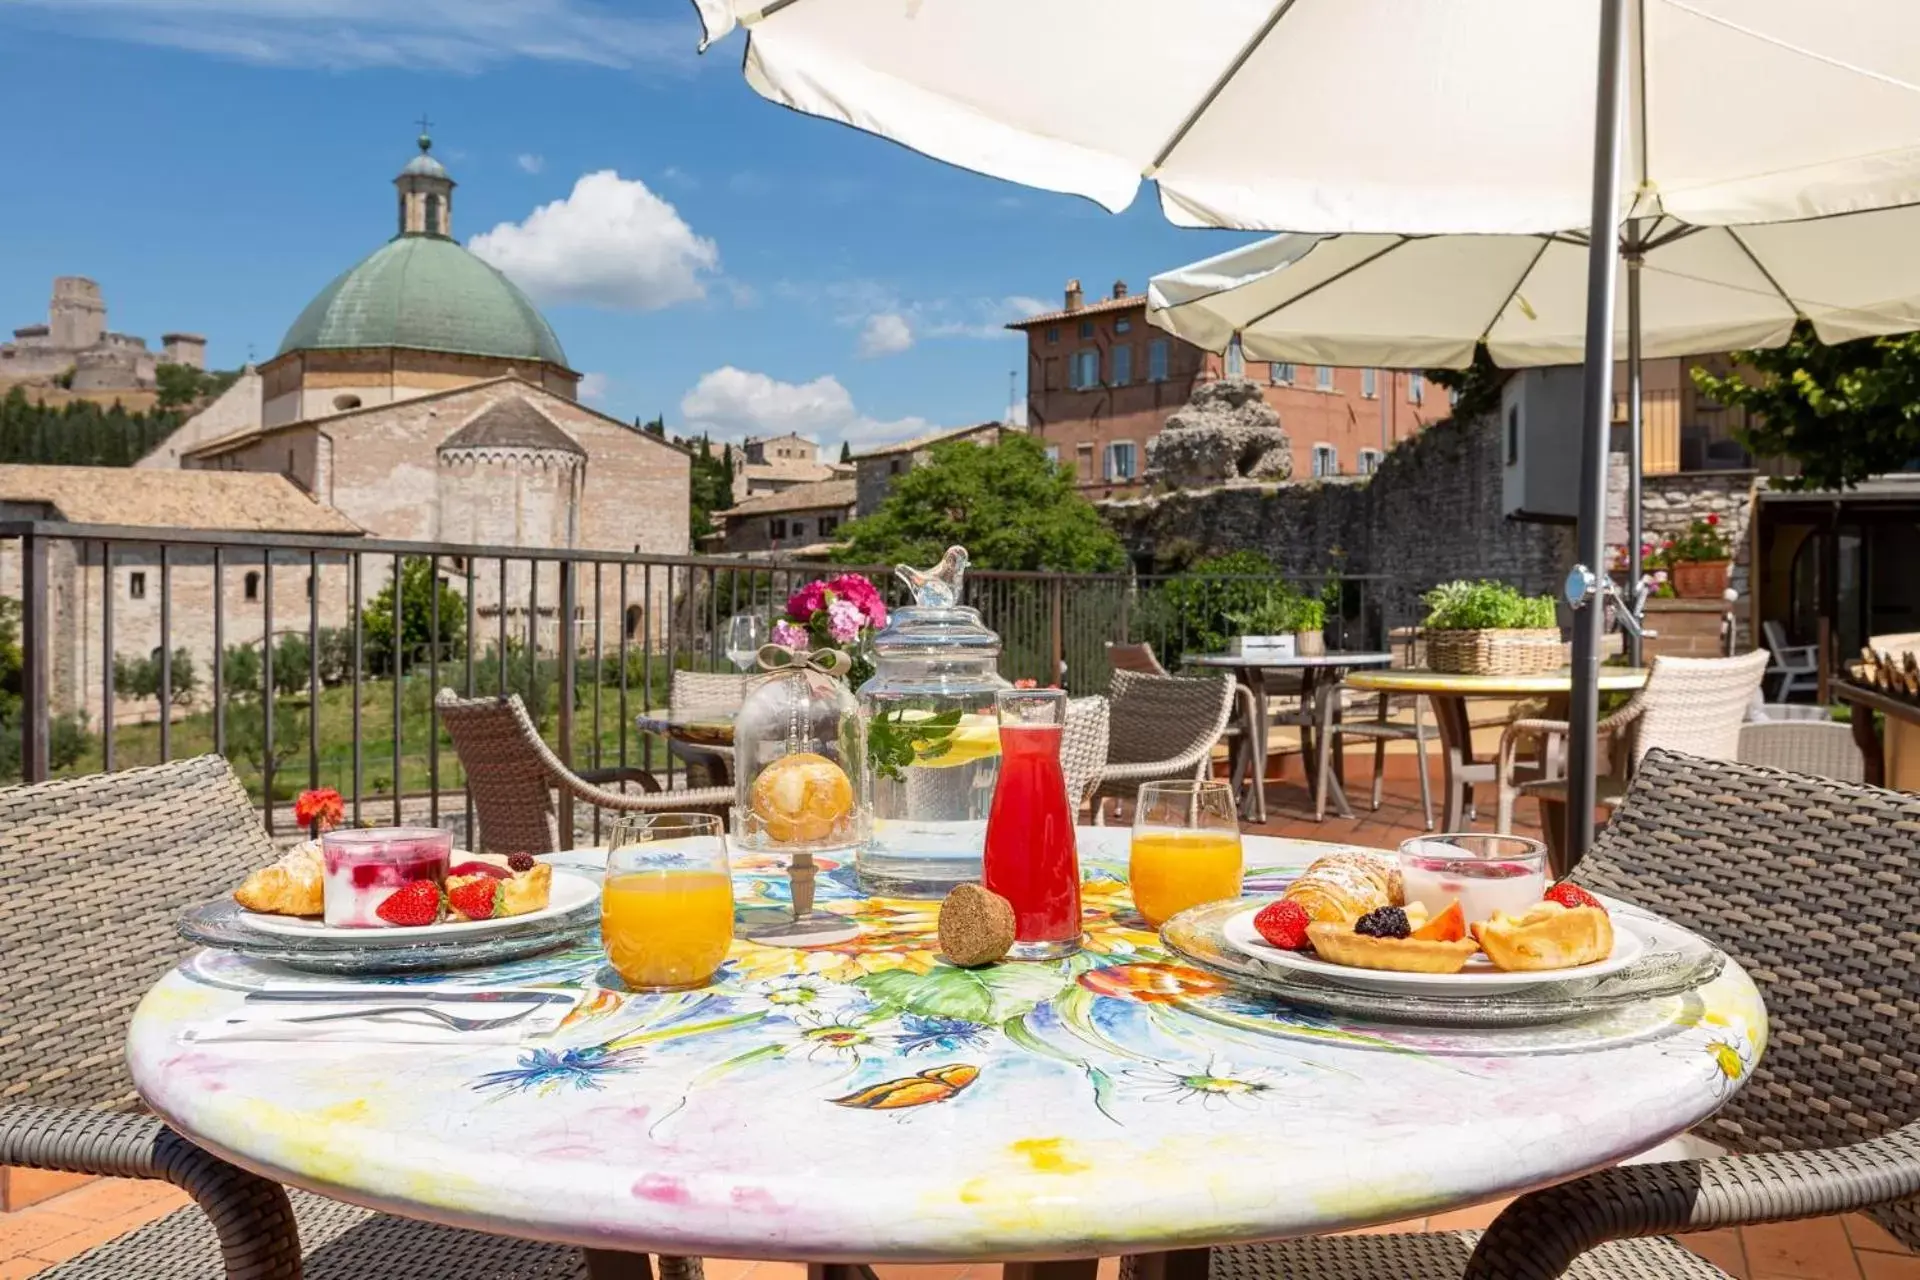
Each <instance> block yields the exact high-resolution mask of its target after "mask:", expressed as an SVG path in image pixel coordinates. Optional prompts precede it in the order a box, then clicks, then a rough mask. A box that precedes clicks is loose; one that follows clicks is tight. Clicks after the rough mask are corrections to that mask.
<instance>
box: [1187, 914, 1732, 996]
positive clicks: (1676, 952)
mask: <svg viewBox="0 0 1920 1280" xmlns="http://www.w3.org/2000/svg"><path fill="white" fill-rule="evenodd" d="M1246 907H1247V904H1246V902H1245V901H1244V900H1242V899H1229V900H1228V901H1225V902H1210V903H1207V904H1206V905H1205V906H1199V907H1194V908H1192V909H1190V910H1187V911H1183V912H1181V913H1180V914H1179V915H1177V916H1175V917H1174V918H1173V919H1171V920H1169V921H1167V922H1166V924H1164V925H1163V926H1161V929H1160V939H1161V941H1162V942H1164V943H1166V945H1167V946H1168V947H1169V948H1170V949H1171V950H1173V951H1174V952H1176V953H1177V954H1179V955H1180V956H1182V957H1183V958H1185V959H1187V960H1189V961H1191V962H1192V963H1194V964H1196V965H1198V966H1200V967H1201V968H1203V969H1208V970H1211V971H1213V972H1215V973H1219V974H1223V975H1225V976H1227V977H1229V978H1232V979H1234V980H1235V981H1236V982H1238V983H1239V984H1240V985H1241V986H1242V987H1243V988H1245V989H1247V990H1250V991H1253V992H1257V993H1259V994H1261V995H1264V996H1269V997H1272V998H1275V999H1278V1000H1282V1001H1285V1002H1286V1003H1288V1004H1293V1005H1299V1006H1301V1007H1303V1008H1309V1009H1326V1010H1331V1011H1333V1012H1336V1013H1345V1014H1351V1015H1357V1016H1360V1017H1364V1018H1373V1019H1378V1020H1381V1021H1386V1022H1419V1023H1426V1024H1429V1025H1434V1026H1481V1027H1507V1026H1527V1025H1530V1024H1535V1023H1543V1022H1557V1021H1561V1020H1563V1019H1568V1018H1578V1017H1582V1016H1584V1015H1586V1014H1590V1013H1595V1012H1600V1011H1603V1010H1607V1009H1617V1008H1619V1007H1621V1006H1622V1005H1628V1004H1636V1003H1639V1002H1642V1001H1646V1000H1657V999H1661V998H1663V997H1668V996H1680V995H1685V994H1686V993H1687V992H1689V991H1692V990H1694V989H1695V988H1696V987H1702V986H1705V985H1706V984H1707V983H1709V982H1712V981H1713V980H1714V979H1715V978H1717V977H1719V976H1720V970H1721V968H1722V967H1723V966H1724V965H1725V964H1726V957H1725V956H1724V955H1722V954H1721V953H1720V951H1719V950H1718V949H1717V948H1715V947H1714V946H1713V945H1712V944H1711V943H1709V942H1707V941H1706V940H1705V939H1704V938H1701V937H1700V936H1699V935H1698V934H1694V933H1691V932H1689V931H1687V930H1685V929H1682V928H1681V927H1680V926H1679V925H1676V924H1673V923H1671V922H1669V921H1667V920H1663V919H1661V918H1660V917H1659V916H1656V915H1654V914H1653V913H1651V912H1648V911H1643V910H1641V909H1640V908H1638V907H1635V906H1631V905H1629V904H1627V903H1624V902H1615V901H1612V900H1609V901H1608V903H1607V907H1608V910H1610V911H1612V912H1613V914H1614V917H1615V919H1616V920H1617V921H1618V920H1630V921H1632V925H1633V928H1634V931H1635V932H1636V933H1638V934H1639V935H1640V937H1641V939H1642V941H1643V942H1644V944H1645V947H1644V949H1643V950H1642V951H1641V953H1640V957H1639V959H1637V960H1635V961H1634V962H1633V963H1632V964H1630V965H1628V966H1627V967H1626V968H1624V969H1621V970H1619V971H1618V972H1616V973H1612V974H1608V975H1606V976H1604V977H1599V978H1584V979H1581V980H1579V981H1575V982H1562V983H1544V984H1541V985H1538V986H1529V987H1520V988H1517V989H1515V990H1510V991H1489V992H1487V993H1486V994H1485V995H1483V996H1480V997H1479V998H1477V999H1473V1000H1462V999H1460V998H1458V997H1457V996H1455V995H1452V994H1448V995H1446V996H1432V995H1421V994H1419V993H1417V992H1412V991H1386V990H1366V989H1364V988H1360V987H1355V986H1348V985H1344V984H1342V983H1338V982H1332V981H1329V980H1328V979H1326V978H1322V977H1319V976H1318V975H1315V974H1312V973H1308V972H1305V971H1303V970H1300V969H1283V968H1281V967H1280V966H1278V965H1272V964H1268V963H1267V962H1265V961H1263V960H1257V959H1255V958H1254V957H1253V956H1251V955H1248V954H1247V953H1246V952H1245V951H1243V950H1241V949H1240V948H1239V947H1237V946H1235V945H1234V944H1233V943H1232V942H1230V941H1228V940H1227V935H1226V925H1227V922H1228V921H1229V920H1231V919H1233V918H1234V917H1235V916H1237V915H1240V914H1242V913H1243V912H1245V910H1246Z"/></svg>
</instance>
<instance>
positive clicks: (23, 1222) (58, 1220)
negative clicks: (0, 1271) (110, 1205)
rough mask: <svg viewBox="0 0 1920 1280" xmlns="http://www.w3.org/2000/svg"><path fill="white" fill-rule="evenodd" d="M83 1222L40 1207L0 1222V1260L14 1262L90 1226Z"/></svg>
mask: <svg viewBox="0 0 1920 1280" xmlns="http://www.w3.org/2000/svg"><path fill="white" fill-rule="evenodd" d="M93 1225H94V1224H93V1223H90V1222H88V1221H87V1220H86V1219H85V1218H74V1217H69V1216H68V1215H66V1214H64V1213H54V1212H53V1211H51V1210H49V1209H47V1208H46V1207H44V1206H38V1207H35V1208H32V1209H23V1210H21V1211H20V1212H19V1213H10V1214H8V1215H7V1216H5V1217H4V1218H0V1258H9V1259H11V1258H18V1257H20V1256H21V1255H23V1254H28V1253H32V1252H33V1251H34V1250H35V1249H37V1248H39V1247H40V1246H41V1245H43V1244H46V1243H47V1242H49V1241H52V1240H58V1239H60V1237H62V1236H70V1235H72V1234H73V1233H74V1232H76V1231H84V1230H86V1229H87V1228H88V1227H90V1226H93Z"/></svg>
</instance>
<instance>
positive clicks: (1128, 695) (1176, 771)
mask: <svg viewBox="0 0 1920 1280" xmlns="http://www.w3.org/2000/svg"><path fill="white" fill-rule="evenodd" d="M1234 687H1235V686H1234V683H1233V681H1232V680H1231V679H1229V678H1227V677H1225V676H1219V677H1213V676H1207V677H1191V676H1150V675H1140V674H1138V673H1136V672H1132V671H1116V672H1114V673H1113V684H1112V687H1111V689H1110V690H1109V694H1108V702H1109V707H1108V716H1109V725H1110V737H1109V741H1108V744H1107V764H1106V768H1105V769H1104V770H1102V771H1101V776H1100V785H1099V787H1098V788H1097V789H1096V790H1095V792H1094V795H1093V820H1094V822H1095V823H1097V824H1104V822H1105V820H1106V808H1107V805H1106V802H1107V801H1108V800H1110V799H1125V800H1129V801H1131V800H1132V799H1133V798H1134V796H1135V795H1137V794H1138V793H1139V790H1140V784H1141V783H1143V782H1159V781H1163V780H1171V779H1176V778H1203V777H1205V776H1206V774H1207V767H1208V765H1209V764H1210V763H1211V762H1212V759H1213V746H1214V744H1215V743H1216V742H1218V741H1220V738H1221V735H1222V734H1224V733H1225V732H1226V729H1227V719H1228V717H1229V716H1231V715H1232V714H1233V705H1234V692H1233V691H1234Z"/></svg>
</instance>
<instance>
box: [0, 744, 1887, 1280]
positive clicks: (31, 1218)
mask: <svg viewBox="0 0 1920 1280" xmlns="http://www.w3.org/2000/svg"><path fill="white" fill-rule="evenodd" d="M1277 745H1279V743H1278V742H1276V746H1277ZM1276 759H1277V760H1284V761H1285V763H1279V764H1277V765H1276V770H1275V773H1274V775H1273V778H1272V780H1271V781H1270V783H1269V791H1268V794H1269V805H1270V808H1271V810H1272V814H1273V819H1272V821H1269V822H1268V823H1265V824H1262V825H1253V824H1249V825H1248V826H1247V827H1246V831H1247V833H1248V834H1260V835H1268V836H1279V837H1289V838H1297V839H1305V840H1324V841H1343V842H1344V841H1350V842H1353V843H1356V844H1362V845H1367V846H1372V847H1375V848H1386V849H1391V848H1393V847H1395V846H1396V845H1397V844H1398V843H1399V842H1400V841H1402V840H1405V839H1408V838H1411V837H1413V836H1416V835H1419V834H1420V833H1421V831H1422V826H1421V820H1420V798H1419V791H1418V788H1417V786H1416V784H1415V782H1414V777H1413V772H1412V769H1413V757H1412V755H1411V753H1410V752H1409V751H1404V750H1396V751H1394V752H1392V753H1390V755H1389V757H1388V766H1387V779H1386V784H1385V788H1384V796H1383V801H1382V804H1381V807H1380V809H1379V810H1377V811H1375V810H1371V809H1369V808H1368V807H1367V806H1366V804H1365V800H1364V794H1365V793H1364V786H1363V785H1359V784H1360V783H1362V782H1363V780H1364V779H1365V778H1366V777H1367V776H1368V775H1367V772H1366V770H1367V767H1368V765H1369V763H1370V761H1369V760H1368V759H1367V758H1366V755H1365V753H1362V752H1360V751H1358V750H1356V751H1354V752H1353V753H1352V755H1351V757H1350V760H1349V764H1350V768H1351V772H1350V775H1349V776H1350V779H1352V780H1354V783H1355V785H1354V788H1353V794H1354V800H1355V817H1353V818H1352V819H1343V818H1338V817H1334V816H1331V815H1330V816H1329V817H1328V818H1327V820H1326V821H1325V822H1315V821H1314V820H1313V819H1312V817H1311V816H1310V814H1311V811H1312V804H1311V800H1310V799H1309V798H1308V796H1307V793H1306V790H1305V788H1304V786H1303V785H1302V784H1301V782H1300V779H1299V767H1298V758H1297V756H1294V757H1292V758H1291V759H1287V758H1286V757H1284V756H1280V757H1276ZM1480 799H1481V809H1480V816H1479V817H1478V819H1477V820H1476V822H1475V824H1474V825H1475V826H1476V827H1477V828H1479V829H1489V828H1490V827H1491V822H1490V820H1489V817H1490V812H1491V798H1490V797H1489V796H1486V795H1484V794H1483V795H1482V797H1481V798H1480ZM1537 822H1538V819H1537V815H1536V813H1535V812H1534V806H1533V805H1532V804H1531V803H1525V804H1523V805H1522V806H1521V808H1520V811H1519V813H1518V815H1517V822H1516V828H1515V829H1516V831H1517V832H1518V833H1520V834H1526V835H1537V834H1538V832H1539V828H1538V825H1537ZM1683 1148H1684V1149H1683ZM1697 1154H1700V1150H1699V1148H1698V1146H1697V1145H1695V1144H1691V1143H1688V1142H1687V1141H1686V1140H1679V1141H1676V1142H1675V1143H1669V1144H1666V1145H1665V1146H1663V1147H1662V1148H1657V1149H1656V1151H1655V1152H1654V1153H1650V1156H1649V1158H1681V1157H1684V1156H1691V1155H1697ZM0 1178H4V1179H5V1182H4V1184H0V1185H4V1186H5V1188H6V1191H7V1203H9V1204H12V1205H16V1206H19V1207H17V1208H15V1209H14V1211H12V1212H8V1213H0V1280H24V1278H25V1277H29V1276H34V1275H37V1274H39V1273H40V1272H41V1271H43V1270H44V1269H46V1268H48V1267H51V1266H53V1265H54V1264H56V1263H59V1262H62V1261H65V1260H67V1259H69V1258H72V1257H75V1256H77V1255H78V1254H80V1253H83V1252H85V1251H86V1250H88V1249H90V1248H93V1247H94V1246H96V1245H98V1244H101V1243H104V1242H106V1241H109V1240H112V1239H114V1238H116V1237H117V1236H120V1235H122V1234H124V1233H126V1232H128V1231H131V1230H133V1229H135V1228H137V1227H139V1226H142V1225H144V1224H146V1223H148V1222H151V1221H154V1220H155V1219H158V1218H160V1217H162V1216H164V1215H165V1214H167V1213H170V1212H172V1211H173V1210H175V1209H178V1208H181V1207H183V1206H185V1205H187V1204H189V1203H190V1201H189V1200H188V1198H187V1196H186V1194H185V1193H184V1192H181V1191H179V1190H177V1189H176V1188H174V1187H171V1186H168V1185H166V1184H164V1183H157V1182H150V1181H136V1180H130V1179H116V1178H98V1179H87V1178H81V1177H77V1176H73V1175H65V1174H52V1173H43V1172H37V1171H31V1170H20V1169H14V1170H7V1171H5V1172H4V1173H0ZM1507 1203H1508V1201H1507V1200H1504V1199H1503V1200H1497V1201H1492V1202H1489V1203H1486V1204H1481V1205H1477V1206H1474V1207H1471V1208H1467V1209H1460V1210H1456V1211H1453V1212H1449V1213H1442V1214H1437V1215H1434V1216H1431V1217H1425V1218H1415V1219H1411V1220H1408V1221H1405V1222H1400V1223H1394V1224H1389V1225H1384V1226H1380V1227H1376V1228H1370V1229H1369V1230H1370V1231H1374V1232H1389V1231H1413V1230H1418V1231H1456V1230H1463V1229H1476V1228H1480V1227H1484V1226H1486V1225H1487V1224H1488V1223H1490V1222H1491V1221H1492V1220H1493V1219H1494V1217H1495V1216H1496V1215H1497V1214H1498V1213H1499V1212H1500V1210H1501V1209H1503V1208H1504V1207H1505V1206H1506V1204H1507ZM1683 1239H1684V1241H1685V1243H1686V1244H1687V1246H1688V1247H1689V1248H1690V1249H1692V1250H1694V1251H1695V1252H1697V1253H1699V1254H1700V1255H1702V1256H1703V1257H1705V1258H1707V1259H1709V1260H1711V1261H1712V1262H1713V1263H1715V1264H1716V1265H1718V1266H1720V1267H1721V1268H1723V1269H1725V1270H1726V1271H1727V1272H1728V1273H1730V1274H1731V1275H1733V1276H1735V1277H1738V1278H1739V1280H1920V1254H1916V1253H1914V1252H1913V1251H1911V1250H1909V1249H1907V1248H1905V1247H1904V1246H1902V1245H1901V1244H1900V1242H1899V1241H1897V1240H1895V1239H1894V1238H1893V1237H1892V1236H1891V1235H1889V1234H1888V1233H1887V1232H1886V1231H1885V1230H1884V1229H1883V1228H1881V1227H1880V1226H1879V1225H1878V1224H1877V1223H1875V1222H1873V1221H1872V1220H1871V1219H1869V1218H1867V1217H1866V1216H1864V1215H1862V1214H1857V1213H1854V1214H1846V1215H1844V1216H1838V1217H1829V1218H1819V1219H1812V1220H1808V1221H1803V1222H1790V1223H1781V1224H1773V1225H1767V1226H1750V1227H1743V1228H1736V1229H1726V1230H1719V1231H1709V1232H1701V1233H1697V1234H1693V1235H1689V1236H1685V1237H1683ZM876 1270H877V1272H878V1273H879V1276H880V1278H881V1280H990V1277H991V1276H992V1274H993V1268H992V1267H990V1266H982V1265H978V1264H976V1265H973V1266H907V1265H881V1266H879V1267H877V1268H876ZM706 1274H707V1277H708V1280H806V1277H807V1268H806V1267H805V1266H804V1265H803V1264H800V1263H783V1262H757V1263H756V1262H749V1261H736V1260H729V1259H723V1258H709V1259H707V1260H706ZM1118 1276H1119V1260H1118V1259H1117V1258H1109V1259H1106V1260H1104V1261H1103V1262H1102V1263H1101V1266H1100V1272H1099V1280H1118Z"/></svg>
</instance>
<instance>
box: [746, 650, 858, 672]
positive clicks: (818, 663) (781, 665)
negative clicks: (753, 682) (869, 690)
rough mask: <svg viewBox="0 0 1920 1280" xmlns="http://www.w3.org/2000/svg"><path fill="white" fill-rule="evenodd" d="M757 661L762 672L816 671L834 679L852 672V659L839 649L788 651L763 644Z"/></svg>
mask: <svg viewBox="0 0 1920 1280" xmlns="http://www.w3.org/2000/svg"><path fill="white" fill-rule="evenodd" d="M759 661H760V667H761V669H762V670H764V671H800V670H807V671H818V672H819V673H820V674H821V675H823V676H833V677H836V678H838V677H840V676H844V675H846V674H847V673H848V672H850V671H852V670H853V659H852V658H850V657H848V656H847V654H846V653H845V651H843V650H840V649H789V648H787V647H786V646H785V645H779V644H763V645H761V646H760V653H759Z"/></svg>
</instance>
